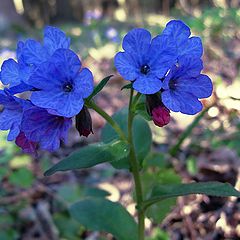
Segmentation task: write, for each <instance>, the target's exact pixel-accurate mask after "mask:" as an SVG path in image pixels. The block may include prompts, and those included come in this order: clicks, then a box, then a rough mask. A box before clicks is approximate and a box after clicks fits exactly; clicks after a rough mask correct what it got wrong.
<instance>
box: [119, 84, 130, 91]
mask: <svg viewBox="0 0 240 240" xmlns="http://www.w3.org/2000/svg"><path fill="white" fill-rule="evenodd" d="M131 88H132V83H129V84H126V85H124V86H123V87H122V88H121V90H123V89H131Z"/></svg>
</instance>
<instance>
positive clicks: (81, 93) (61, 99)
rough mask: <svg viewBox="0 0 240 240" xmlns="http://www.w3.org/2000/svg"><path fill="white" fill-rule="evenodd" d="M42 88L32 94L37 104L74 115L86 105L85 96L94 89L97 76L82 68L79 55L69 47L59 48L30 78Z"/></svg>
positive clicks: (37, 87)
mask: <svg viewBox="0 0 240 240" xmlns="http://www.w3.org/2000/svg"><path fill="white" fill-rule="evenodd" d="M29 83H30V85H31V86H33V87H35V88H36V89H38V91H34V92H33V93H32V96H31V101H32V103H33V104H34V105H36V106H38V107H42V108H47V109H51V110H54V111H55V112H56V113H57V114H58V115H60V116H64V117H73V116H75V115H77V114H78V113H79V112H80V110H81V109H82V107H83V104H84V101H83V98H86V97H88V96H89V95H90V94H91V93H92V91H93V76H92V73H91V71H90V70H88V69H87V68H82V69H81V61H80V60H79V58H78V56H77V55H76V54H75V53H74V52H73V51H71V50H69V49H58V50H56V51H55V53H54V54H53V56H52V57H51V58H50V60H49V61H47V62H44V63H42V64H41V65H40V66H39V67H38V68H37V69H36V71H35V72H34V73H33V74H32V76H31V77H30V79H29Z"/></svg>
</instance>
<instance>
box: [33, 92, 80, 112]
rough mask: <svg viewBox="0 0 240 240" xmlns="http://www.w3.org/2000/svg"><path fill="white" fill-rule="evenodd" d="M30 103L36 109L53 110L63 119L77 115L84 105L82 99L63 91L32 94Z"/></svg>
mask: <svg viewBox="0 0 240 240" xmlns="http://www.w3.org/2000/svg"><path fill="white" fill-rule="evenodd" d="M31 101H32V103H33V104H34V105H36V106H38V107H42V108H49V109H53V110H55V111H56V112H57V113H58V115H60V116H64V117H73V116H75V115H77V114H78V113H79V112H80V111H81V109H82V107H83V103H84V102H83V99H82V97H81V96H79V95H77V96H76V95H75V94H74V93H70V94H66V93H64V91H51V92H50V91H49V90H45V91H38V92H33V93H32V96H31Z"/></svg>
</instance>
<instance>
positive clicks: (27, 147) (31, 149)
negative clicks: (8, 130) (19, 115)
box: [15, 132, 37, 156]
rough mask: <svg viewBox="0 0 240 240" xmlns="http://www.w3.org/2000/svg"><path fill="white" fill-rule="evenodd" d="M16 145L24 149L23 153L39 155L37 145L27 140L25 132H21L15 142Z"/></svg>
mask: <svg viewBox="0 0 240 240" xmlns="http://www.w3.org/2000/svg"><path fill="white" fill-rule="evenodd" d="M15 143H16V145H17V146H19V147H20V148H22V150H23V152H25V153H30V154H33V155H35V156H36V155H37V143H36V142H32V141H30V140H28V139H27V137H26V136H25V134H24V132H20V133H19V135H18V136H17V138H16V141H15Z"/></svg>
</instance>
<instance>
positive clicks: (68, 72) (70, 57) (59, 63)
mask: <svg viewBox="0 0 240 240" xmlns="http://www.w3.org/2000/svg"><path fill="white" fill-rule="evenodd" d="M49 61H50V62H51V63H52V64H54V66H55V68H56V69H58V72H61V73H63V74H64V75H65V76H67V77H69V78H73V77H74V76H75V75H76V74H77V73H78V72H79V70H80V68H81V66H82V64H81V61H80V59H79V58H78V56H77V55H76V54H75V53H74V52H73V51H72V50H70V49H63V48H62V49H58V50H56V51H55V53H54V54H53V56H52V57H51V59H50V60H49Z"/></svg>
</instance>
